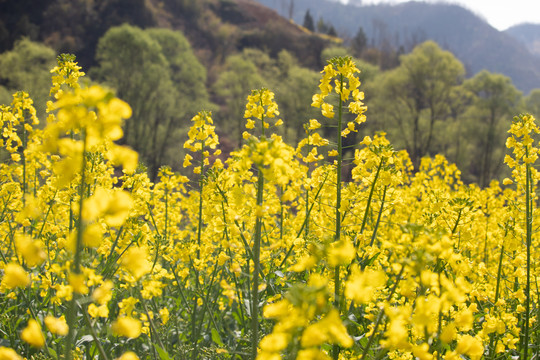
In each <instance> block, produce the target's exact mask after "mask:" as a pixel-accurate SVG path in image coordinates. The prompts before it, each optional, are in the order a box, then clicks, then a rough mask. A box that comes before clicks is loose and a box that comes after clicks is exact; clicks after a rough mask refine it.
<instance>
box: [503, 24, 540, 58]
mask: <svg viewBox="0 0 540 360" xmlns="http://www.w3.org/2000/svg"><path fill="white" fill-rule="evenodd" d="M504 32H505V33H507V34H509V35H510V36H513V37H514V38H516V39H517V40H519V41H521V42H522V43H523V44H524V45H525V46H526V47H527V49H529V51H530V52H531V53H532V54H534V55H537V56H540V24H519V25H515V26H512V27H511V28H509V29H507V30H505V31H504Z"/></svg>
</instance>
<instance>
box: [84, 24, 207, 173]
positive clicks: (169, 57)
mask: <svg viewBox="0 0 540 360" xmlns="http://www.w3.org/2000/svg"><path fill="white" fill-rule="evenodd" d="M97 59H98V62H99V67H97V68H95V69H94V71H93V72H92V74H93V75H94V76H95V77H96V79H97V80H100V81H103V82H105V83H106V84H108V85H110V86H112V87H113V88H115V89H116V91H117V94H118V96H119V97H120V98H122V99H124V100H125V101H128V102H129V103H131V104H133V105H132V107H133V116H132V119H131V120H130V121H129V122H127V124H126V126H125V129H124V131H125V137H124V138H125V142H126V143H127V144H128V145H130V146H131V147H133V148H134V149H135V150H137V151H139V152H140V153H141V154H143V155H142V159H143V161H144V162H145V163H146V164H147V166H148V168H149V171H150V174H151V176H152V177H153V176H155V175H156V173H157V169H158V168H159V167H160V166H161V165H163V164H168V165H171V166H172V165H175V164H174V162H175V160H174V159H175V158H176V157H177V156H178V149H177V148H175V147H173V146H172V145H173V144H175V143H176V144H177V143H178V141H179V138H180V136H181V135H182V129H183V127H185V126H186V125H187V124H188V120H189V118H191V117H192V116H193V114H194V113H195V112H196V109H199V108H201V107H207V106H208V94H207V92H206V87H205V81H206V70H205V68H204V67H203V66H202V65H201V64H200V63H199V62H198V60H197V59H196V58H195V56H194V55H193V52H192V50H191V47H190V45H189V43H188V42H187V40H186V39H185V38H184V36H183V35H182V34H180V33H178V32H174V31H172V30H166V29H152V30H142V29H139V28H136V27H133V26H130V25H123V26H120V27H115V28H111V29H110V30H109V31H108V32H107V33H106V34H105V35H104V36H103V38H102V39H100V41H99V44H98V49H97Z"/></svg>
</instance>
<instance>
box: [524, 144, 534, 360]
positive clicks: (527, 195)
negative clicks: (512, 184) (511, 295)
mask: <svg viewBox="0 0 540 360" xmlns="http://www.w3.org/2000/svg"><path fill="white" fill-rule="evenodd" d="M525 155H526V156H527V157H528V156H529V147H528V146H527V147H526V148H525ZM525 181H526V184H525V192H526V193H525V202H526V204H525V214H526V224H527V225H526V226H527V279H526V286H525V334H524V339H523V359H524V360H527V357H528V355H529V318H530V310H531V240H532V200H531V167H530V164H529V163H526V164H525Z"/></svg>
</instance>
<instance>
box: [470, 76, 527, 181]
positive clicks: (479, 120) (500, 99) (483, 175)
mask: <svg viewBox="0 0 540 360" xmlns="http://www.w3.org/2000/svg"><path fill="white" fill-rule="evenodd" d="M463 85H464V87H465V88H466V89H468V90H469V91H470V92H471V93H472V94H473V95H474V98H473V103H472V106H471V107H470V108H469V113H470V115H469V118H470V119H471V120H472V124H473V128H472V130H473V132H472V133H474V134H475V136H474V137H473V138H471V139H470V140H471V141H472V142H473V144H474V145H475V146H474V150H475V155H476V156H473V158H474V159H476V160H477V161H475V162H474V163H473V166H472V169H471V173H472V174H473V175H476V176H477V179H478V182H479V184H480V186H482V187H485V186H487V185H489V182H490V181H491V179H493V178H497V177H499V176H500V172H501V166H500V165H499V163H500V162H502V160H503V158H504V154H505V146H504V141H505V138H506V134H505V129H507V128H508V126H509V124H510V122H511V119H512V113H513V111H516V107H517V105H518V101H519V99H520V97H521V93H520V92H519V91H518V90H517V89H516V88H515V87H514V85H513V84H512V81H511V80H510V78H508V77H507V76H504V75H501V74H492V73H490V72H488V71H486V70H484V71H481V72H480V73H478V74H476V75H475V76H474V77H473V78H471V79H468V80H466V81H465V82H464V84H463Z"/></svg>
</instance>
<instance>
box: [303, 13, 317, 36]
mask: <svg viewBox="0 0 540 360" xmlns="http://www.w3.org/2000/svg"><path fill="white" fill-rule="evenodd" d="M303 26H304V27H305V28H306V29H308V30H309V31H315V24H314V22H313V17H312V16H311V14H310V12H309V9H307V10H306V15H304V25H303Z"/></svg>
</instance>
